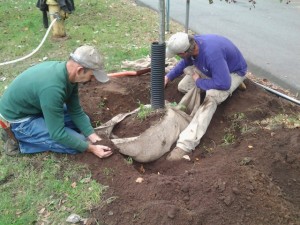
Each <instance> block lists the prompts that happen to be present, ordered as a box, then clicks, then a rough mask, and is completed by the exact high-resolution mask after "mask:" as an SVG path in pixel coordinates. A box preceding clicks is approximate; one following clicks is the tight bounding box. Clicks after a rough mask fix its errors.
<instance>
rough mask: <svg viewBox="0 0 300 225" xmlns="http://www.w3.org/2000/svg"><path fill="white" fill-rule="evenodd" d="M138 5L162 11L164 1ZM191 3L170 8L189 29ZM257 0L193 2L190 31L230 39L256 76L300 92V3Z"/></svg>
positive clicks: (173, 1)
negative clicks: (250, 1)
mask: <svg viewBox="0 0 300 225" xmlns="http://www.w3.org/2000/svg"><path fill="white" fill-rule="evenodd" d="M136 2H137V3H138V4H139V5H142V6H146V7H149V8H151V9H154V10H158V7H159V2H160V1H159V0H137V1H136ZM165 2H166V4H167V2H168V0H165ZM186 2H187V1H186V0H170V8H169V12H170V19H173V20H175V21H177V22H179V23H180V24H182V25H184V26H185V22H186ZM256 2H257V4H256V5H255V8H253V7H251V4H250V3H249V2H248V0H237V3H235V4H233V3H231V4H228V3H226V2H225V1H220V0H214V3H213V4H209V3H208V0H190V11H189V15H190V16H189V29H190V30H191V31H193V32H195V33H215V34H220V35H223V36H226V37H228V38H229V39H230V40H232V41H233V42H234V43H235V44H236V45H237V46H238V48H239V49H240V50H241V51H242V53H243V55H244V56H245V58H246V60H247V62H248V65H249V70H250V71H251V72H252V73H253V74H255V75H257V76H258V77H262V78H267V79H268V80H270V81H271V82H273V83H275V84H277V85H279V86H281V87H283V88H285V89H289V90H290V91H291V92H293V93H294V94H297V93H298V94H300V0H292V2H291V3H290V4H286V3H285V0H283V2H282V3H280V1H279V0H257V1H256ZM158 22H159V21H158ZM170 32H172V27H170Z"/></svg>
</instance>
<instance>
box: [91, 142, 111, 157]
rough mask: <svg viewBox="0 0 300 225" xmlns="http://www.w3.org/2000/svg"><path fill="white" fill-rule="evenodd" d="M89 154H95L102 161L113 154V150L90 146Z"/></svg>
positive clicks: (102, 146) (100, 146)
mask: <svg viewBox="0 0 300 225" xmlns="http://www.w3.org/2000/svg"><path fill="white" fill-rule="evenodd" d="M87 151H88V152H91V153H93V154H94V155H96V156H98V157H99V158H100V159H102V158H106V157H108V156H110V155H112V154H113V152H112V151H111V148H110V147H108V146H105V145H91V144H90V145H89V147H88V150H87Z"/></svg>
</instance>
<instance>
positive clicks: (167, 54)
mask: <svg viewBox="0 0 300 225" xmlns="http://www.w3.org/2000/svg"><path fill="white" fill-rule="evenodd" d="M175 55H176V54H175V53H174V52H172V51H170V49H168V48H167V49H166V58H168V59H171V58H173V57H174V56H175Z"/></svg>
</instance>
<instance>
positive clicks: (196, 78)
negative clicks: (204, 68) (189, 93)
mask: <svg viewBox="0 0 300 225" xmlns="http://www.w3.org/2000/svg"><path fill="white" fill-rule="evenodd" d="M192 77H193V80H194V81H195V82H196V80H198V79H199V78H200V76H199V74H198V73H193V75H192Z"/></svg>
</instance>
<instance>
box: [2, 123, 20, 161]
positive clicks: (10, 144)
mask: <svg viewBox="0 0 300 225" xmlns="http://www.w3.org/2000/svg"><path fill="white" fill-rule="evenodd" d="M1 140H2V141H3V143H4V146H3V147H4V152H5V154H6V155H9V156H16V155H19V154H20V148H19V143H18V142H17V141H15V140H14V139H11V138H9V137H8V135H7V133H6V131H5V130H4V129H1Z"/></svg>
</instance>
